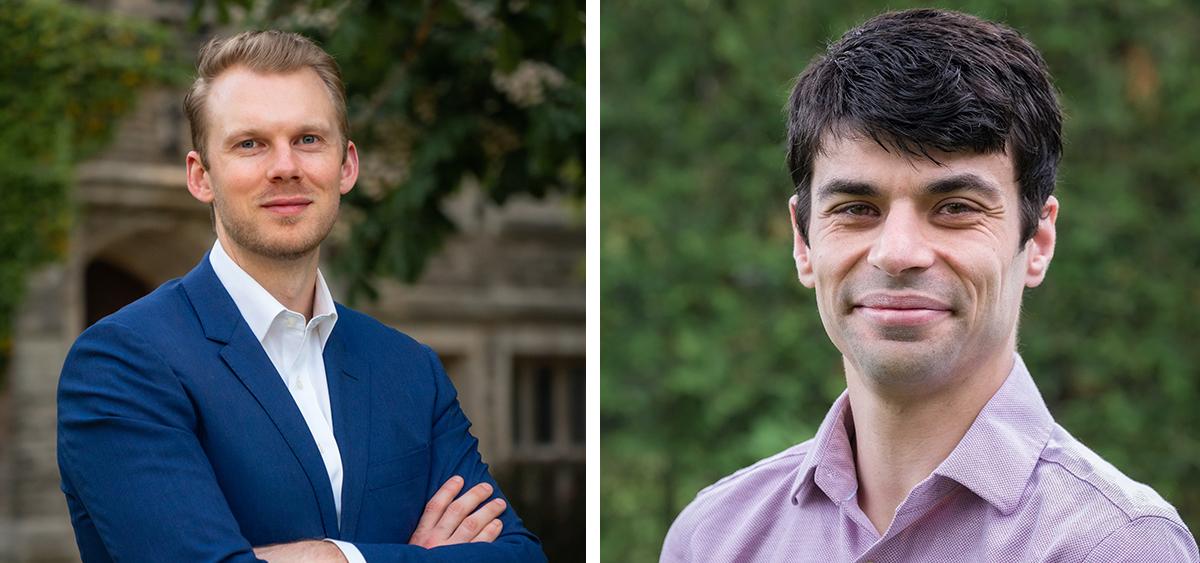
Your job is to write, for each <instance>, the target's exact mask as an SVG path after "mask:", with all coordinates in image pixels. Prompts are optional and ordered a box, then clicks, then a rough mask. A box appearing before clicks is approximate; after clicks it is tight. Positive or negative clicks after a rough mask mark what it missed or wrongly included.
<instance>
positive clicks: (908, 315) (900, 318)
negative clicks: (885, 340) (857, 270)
mask: <svg viewBox="0 0 1200 563" xmlns="http://www.w3.org/2000/svg"><path fill="white" fill-rule="evenodd" d="M851 313H852V314H859V315H862V316H863V317H865V318H866V319H867V320H870V321H872V322H874V323H876V324H880V325H887V326H919V325H925V324H930V323H933V322H935V321H939V320H942V319H944V318H947V317H949V316H950V315H951V314H953V309H952V308H951V307H950V305H949V304H948V303H946V302H944V301H941V300H939V299H936V298H933V297H929V296H926V295H919V294H889V293H872V294H869V295H866V296H865V297H863V298H862V299H860V300H859V301H858V302H857V303H855V304H854V307H853V309H852V311H851Z"/></svg>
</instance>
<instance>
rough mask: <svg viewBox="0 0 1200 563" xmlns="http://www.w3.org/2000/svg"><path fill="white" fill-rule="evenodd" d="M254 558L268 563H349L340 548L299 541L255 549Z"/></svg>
mask: <svg viewBox="0 0 1200 563" xmlns="http://www.w3.org/2000/svg"><path fill="white" fill-rule="evenodd" d="M254 556H255V557H257V558H259V559H263V560H266V561H268V562H276V561H277V562H279V563H287V562H289V561H299V562H309V561H312V562H314V563H316V562H320V563H349V562H347V561H346V557H345V556H344V555H342V550H341V549H339V548H338V546H336V545H334V544H332V543H329V542H327V541H312V540H308V541H299V542H293V543H279V544H274V545H264V546H262V547H256V548H254Z"/></svg>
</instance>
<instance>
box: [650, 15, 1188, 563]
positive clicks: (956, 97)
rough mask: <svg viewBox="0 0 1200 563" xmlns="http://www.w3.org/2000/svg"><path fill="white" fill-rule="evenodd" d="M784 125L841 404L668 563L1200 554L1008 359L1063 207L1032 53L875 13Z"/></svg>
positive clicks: (799, 248)
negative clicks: (840, 380) (841, 388)
mask: <svg viewBox="0 0 1200 563" xmlns="http://www.w3.org/2000/svg"><path fill="white" fill-rule="evenodd" d="M788 110H789V120H788V121H789V122H788V164H789V168H790V170H791V174H792V180H793V183H794V185H795V188H796V194H795V195H794V196H793V197H792V198H791V200H790V202H789V208H790V210H791V216H792V226H793V232H794V258H795V262H796V269H797V272H798V274H799V278H800V281H801V283H803V284H804V285H805V286H807V287H809V288H814V289H815V290H816V296H817V308H818V310H819V312H820V315H821V320H822V322H823V324H824V326H825V330H826V332H827V333H828V334H829V337H830V340H832V341H833V344H834V345H835V346H836V347H837V348H838V350H839V351H841V353H842V355H843V363H844V367H845V372H846V386H847V391H846V392H845V393H843V394H842V396H841V397H840V398H839V399H838V400H837V401H836V402H835V403H834V405H833V408H832V409H831V410H830V411H829V413H828V414H827V415H826V417H825V420H824V422H823V423H822V424H821V427H820V429H819V430H818V432H817V435H816V437H814V438H813V439H811V440H809V441H807V442H804V443H802V444H799V445H797V446H794V447H792V448H790V449H788V450H786V451H784V452H782V453H779V454H777V455H775V456H772V457H770V458H767V459H765V460H762V461H760V462H758V463H756V464H754V465H752V466H750V467H748V468H746V469H743V470H740V471H738V472H736V473H734V474H733V475H730V476H729V477H726V478H725V479H722V480H721V481H719V482H717V483H716V484H714V485H712V486H710V487H708V488H706V489H704V490H703V491H701V492H700V493H699V494H698V495H697V497H696V499H695V500H694V501H693V502H692V503H691V504H690V505H689V506H688V507H687V508H686V509H685V510H684V511H683V513H682V514H681V515H680V516H679V517H678V519H677V520H676V521H675V523H674V525H673V526H672V527H671V531H670V532H669V533H668V535H667V539H666V543H665V545H664V547H663V553H662V561H667V562H675V561H1097V562H1098V561H1197V560H1200V555H1198V554H1197V549H1196V543H1195V540H1194V539H1193V538H1192V536H1191V534H1190V532H1189V531H1188V529H1187V527H1186V526H1185V525H1184V524H1183V522H1182V521H1181V520H1180V518H1179V515H1178V514H1177V513H1176V511H1175V510H1174V508H1172V507H1171V505H1170V504H1168V503H1167V502H1166V501H1164V500H1163V499H1162V498H1161V497H1160V496H1159V495H1158V494H1156V493H1155V492H1154V491H1153V490H1151V489H1150V488H1149V487H1147V486H1146V485H1143V484H1141V483H1137V482H1135V481H1133V480H1131V479H1130V478H1128V477H1126V476H1125V475H1123V474H1122V473H1121V472H1120V471H1118V470H1117V469H1116V468H1114V467H1113V466H1112V465H1110V464H1108V463H1107V462H1105V461H1104V460H1103V459H1101V458H1100V457H1099V456H1097V455H1096V454H1095V453H1093V452H1092V451H1091V450H1089V449H1088V448H1087V447H1085V446H1084V445H1083V444H1081V443H1079V442H1078V441H1076V440H1075V439H1074V438H1072V437H1071V435H1070V434H1068V433H1067V432H1066V430H1064V429H1063V428H1062V427H1060V426H1058V425H1057V424H1055V422H1054V420H1053V418H1052V417H1051V415H1050V413H1049V411H1048V410H1047V409H1046V406H1045V404H1044V403H1043V401H1042V398H1041V396H1040V394H1039V393H1038V390H1037V387H1036V386H1035V385H1034V382H1033V380H1032V378H1031V376H1030V374H1029V372H1028V371H1027V370H1026V368H1025V365H1024V363H1023V362H1022V361H1021V358H1020V357H1019V356H1018V355H1017V354H1016V335H1017V319H1018V316H1019V315H1018V314H1019V310H1020V304H1021V296H1022V293H1023V291H1024V288H1026V287H1035V286H1037V285H1038V284H1040V283H1041V282H1042V280H1043V279H1044V277H1045V275H1046V271H1047V268H1048V266H1049V265H1050V260H1051V258H1052V257H1053V254H1054V243H1055V220H1056V218H1057V216H1058V211H1059V204H1058V201H1057V200H1056V199H1055V198H1054V196H1053V195H1051V194H1052V192H1053V190H1054V183H1055V172H1056V168H1057V164H1058V161H1059V156H1060V153H1061V149H1062V141H1061V112H1060V110H1059V107H1058V102H1057V99H1056V96H1055V93H1054V89H1053V87H1052V86H1051V82H1050V77H1049V74H1048V72H1047V70H1046V65H1045V62H1044V61H1043V60H1042V57H1041V56H1040V54H1039V53H1038V52H1037V50H1036V49H1035V48H1034V47H1033V46H1032V45H1031V44H1030V43H1029V42H1028V41H1026V40H1025V39H1024V38H1023V37H1021V35H1020V34H1019V33H1017V32H1016V31H1014V30H1012V29H1010V28H1008V27H1005V26H1002V25H999V24H996V23H992V22H988V21H985V20H981V19H979V18H975V17H973V16H969V15H965V14H961V13H955V12H945V11H936V10H913V11H907V12H896V13H888V14H884V15H881V16H878V17H876V18H874V19H872V20H870V21H868V22H866V23H864V24H863V25H861V26H859V27H858V28H856V29H854V30H851V31H850V32H848V33H846V35H844V36H843V37H842V38H841V39H840V40H839V41H838V42H836V43H834V44H833V45H831V46H830V47H829V49H828V52H827V53H825V54H824V55H823V56H819V57H817V58H816V59H815V60H814V61H813V62H812V63H811V64H810V65H809V66H808V68H807V69H806V70H805V71H804V73H803V74H801V76H800V78H799V79H798V80H797V83H796V86H795V88H794V90H793V92H792V96H791V100H790V102H789V107H788Z"/></svg>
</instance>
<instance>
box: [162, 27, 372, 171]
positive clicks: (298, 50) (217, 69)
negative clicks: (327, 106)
mask: <svg viewBox="0 0 1200 563" xmlns="http://www.w3.org/2000/svg"><path fill="white" fill-rule="evenodd" d="M234 66H243V67H245V68H247V69H249V70H252V71H254V72H260V73H268V74H276V73H286V72H294V71H298V70H302V69H304V68H311V69H313V71H315V72H316V73H317V76H319V77H321V82H324V83H325V89H326V90H327V91H328V92H329V97H330V98H331V99H332V100H333V107H334V111H336V112H337V126H338V132H339V133H341V135H342V139H341V144H342V157H343V158H345V154H346V146H345V144H346V141H347V140H348V139H349V138H350V136H349V129H350V125H349V122H348V121H347V119H346V93H345V90H344V88H343V86H342V73H341V71H340V70H339V69H338V65H337V62H336V61H334V60H333V57H332V56H330V55H329V53H326V52H325V51H324V50H323V49H321V48H320V47H318V46H317V44H316V43H313V42H312V40H310V39H308V38H307V37H304V36H303V35H300V34H298V33H290V32H286V31H279V30H266V31H244V32H242V33H239V34H237V35H235V36H233V37H229V38H227V39H220V38H216V37H214V38H212V39H210V40H209V41H208V43H205V45H204V46H203V47H201V48H200V55H199V56H198V57H197V59H196V73H197V77H196V81H195V82H193V83H192V87H191V88H190V89H189V90H188V92H187V95H185V96H184V97H183V113H184V115H186V116H187V120H188V125H189V127H190V128H191V131H192V146H193V147H194V148H195V149H196V152H199V153H200V160H201V162H203V163H204V165H205V166H207V165H208V153H207V152H206V149H207V147H206V146H205V135H206V134H207V133H208V122H207V120H206V116H205V113H204V111H205V101H206V100H207V99H208V89H209V86H210V85H211V84H212V81H213V80H216V78H217V77H218V76H220V75H221V73H222V72H225V71H226V70H228V69H230V68H232V67H234Z"/></svg>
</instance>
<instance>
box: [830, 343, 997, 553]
mask: <svg viewBox="0 0 1200 563" xmlns="http://www.w3.org/2000/svg"><path fill="white" fill-rule="evenodd" d="M1013 350H1014V348H1013V347H1012V346H1009V347H1007V348H1006V351H1005V352H1003V353H1001V354H996V355H995V356H994V357H992V358H989V359H987V360H985V361H984V362H981V363H980V362H972V363H968V364H967V365H970V366H972V367H971V368H969V373H966V372H964V373H959V374H954V375H953V376H952V377H950V378H948V379H947V382H948V384H947V385H944V386H942V387H941V388H939V389H936V390H934V391H933V392H930V393H924V394H919V395H913V394H905V395H901V396H889V395H887V394H884V393H880V392H879V390H877V389H872V388H870V386H869V385H868V384H867V383H866V382H867V381H870V378H866V377H864V376H863V374H861V373H859V372H858V371H857V369H856V368H855V367H854V366H853V365H852V364H851V362H850V361H849V360H845V366H846V383H847V388H848V390H849V395H850V409H851V412H852V413H853V416H854V434H855V437H854V440H853V442H854V444H853V446H854V455H855V467H856V468H857V471H858V503H859V507H860V508H862V510H863V512H864V513H865V514H866V515H867V518H868V519H870V520H871V523H872V524H873V525H874V526H875V529H876V530H877V531H878V532H879V534H880V535H881V536H882V535H883V534H884V533H885V532H886V531H887V529H888V527H889V526H891V523H892V519H893V518H894V517H895V514H896V508H897V507H898V506H900V503H901V502H903V501H904V499H905V498H907V497H908V494H909V493H910V492H911V491H912V489H913V488H914V487H916V486H917V484H919V483H920V482H921V481H924V480H925V479H926V478H927V477H929V475H931V474H932V473H933V470H934V469H937V467H938V465H939V464H941V463H942V461H944V460H945V459H946V457H947V456H949V455H950V452H951V451H953V450H954V448H955V446H957V445H958V443H959V442H960V441H961V440H962V438H963V436H964V435H966V433H967V430H968V429H969V428H970V427H971V424H972V423H973V422H974V421H975V418H976V417H977V416H979V411H980V410H982V409H983V407H984V405H986V404H987V402H988V400H990V399H991V398H992V396H993V395H995V393H996V391H997V390H998V389H999V388H1000V386H1001V385H1003V384H1004V380H1005V378H1006V376H1007V375H1008V373H1009V372H1010V371H1011V370H1012V362H1013V360H1012V355H1013Z"/></svg>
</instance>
